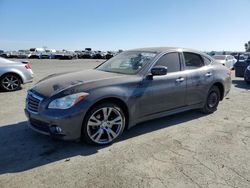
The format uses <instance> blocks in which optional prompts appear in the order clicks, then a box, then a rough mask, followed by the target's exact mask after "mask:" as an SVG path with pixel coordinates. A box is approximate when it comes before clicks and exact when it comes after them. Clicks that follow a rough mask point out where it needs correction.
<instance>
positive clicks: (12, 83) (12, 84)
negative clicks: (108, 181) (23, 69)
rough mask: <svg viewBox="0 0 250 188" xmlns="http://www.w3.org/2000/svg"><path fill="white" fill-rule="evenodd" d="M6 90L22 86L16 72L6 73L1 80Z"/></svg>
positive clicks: (14, 89)
mask: <svg viewBox="0 0 250 188" xmlns="http://www.w3.org/2000/svg"><path fill="white" fill-rule="evenodd" d="M0 82H1V83H0V85H1V88H2V89H3V90H4V91H16V90H19V89H20V88H21V79H20V78H19V76H17V75H15V74H6V75H4V76H3V77H2V78H1V80H0Z"/></svg>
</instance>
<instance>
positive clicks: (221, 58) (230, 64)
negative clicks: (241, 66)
mask: <svg viewBox="0 0 250 188" xmlns="http://www.w3.org/2000/svg"><path fill="white" fill-rule="evenodd" d="M213 58H214V59H215V60H216V61H217V62H218V63H221V64H222V65H224V66H226V67H227V68H229V69H233V68H234V64H235V63H236V62H237V59H235V58H234V56H232V55H214V56H213Z"/></svg>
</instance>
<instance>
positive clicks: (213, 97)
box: [201, 86, 220, 114]
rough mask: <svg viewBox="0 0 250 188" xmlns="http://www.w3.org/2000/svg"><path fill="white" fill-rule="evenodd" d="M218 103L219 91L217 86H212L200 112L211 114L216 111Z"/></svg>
mask: <svg viewBox="0 0 250 188" xmlns="http://www.w3.org/2000/svg"><path fill="white" fill-rule="evenodd" d="M219 102H220V90H219V88H218V87H217V86H212V87H211V88H210V89H209V91H208V94H207V98H206V102H205V104H204V107H203V108H202V109H201V111H202V112H203V113H204V114H211V113H213V112H215V111H216V110H217V107H218V104H219Z"/></svg>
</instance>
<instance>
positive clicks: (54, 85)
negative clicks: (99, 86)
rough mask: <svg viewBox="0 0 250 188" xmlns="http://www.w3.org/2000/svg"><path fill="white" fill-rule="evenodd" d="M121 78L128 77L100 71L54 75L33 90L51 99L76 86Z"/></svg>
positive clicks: (39, 83) (40, 82) (43, 80)
mask: <svg viewBox="0 0 250 188" xmlns="http://www.w3.org/2000/svg"><path fill="white" fill-rule="evenodd" d="M120 77H127V75H123V74H117V73H110V72H104V71H98V70H85V71H79V72H67V73H60V74H53V75H49V76H47V77H46V78H44V79H42V80H41V81H39V82H38V83H37V84H36V85H35V86H34V87H33V88H32V90H34V91H35V92H37V93H39V94H40V95H43V96H44V97H51V96H53V95H55V94H57V93H59V92H61V91H64V90H67V89H70V88H73V87H76V86H84V85H87V84H88V85H89V84H90V83H96V82H103V81H104V80H110V79H115V80H117V78H120ZM104 84H105V82H104Z"/></svg>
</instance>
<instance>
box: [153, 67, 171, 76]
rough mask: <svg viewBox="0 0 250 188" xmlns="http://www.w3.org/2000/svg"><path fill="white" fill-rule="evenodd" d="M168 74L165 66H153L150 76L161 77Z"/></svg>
mask: <svg viewBox="0 0 250 188" xmlns="http://www.w3.org/2000/svg"><path fill="white" fill-rule="evenodd" d="M167 72H168V68H167V67H165V66H155V67H153V68H152V69H151V74H152V76H162V75H166V74H167Z"/></svg>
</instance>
